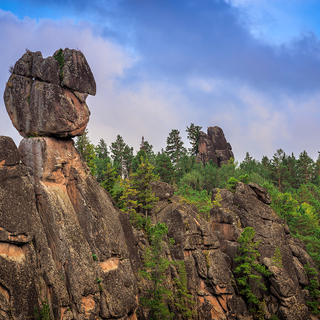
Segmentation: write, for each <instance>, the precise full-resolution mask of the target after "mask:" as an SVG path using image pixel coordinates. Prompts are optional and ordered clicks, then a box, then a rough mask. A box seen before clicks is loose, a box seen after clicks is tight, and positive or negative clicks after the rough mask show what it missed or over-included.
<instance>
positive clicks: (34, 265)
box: [0, 137, 137, 320]
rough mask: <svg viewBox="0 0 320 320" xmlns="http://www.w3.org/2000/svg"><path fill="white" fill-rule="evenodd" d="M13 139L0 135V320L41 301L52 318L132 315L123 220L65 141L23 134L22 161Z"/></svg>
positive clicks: (132, 285)
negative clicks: (24, 135)
mask: <svg viewBox="0 0 320 320" xmlns="http://www.w3.org/2000/svg"><path fill="white" fill-rule="evenodd" d="M13 145H14V143H13V141H12V140H10V138H7V137H1V139H0V159H2V161H1V166H0V204H1V206H0V259H1V268H0V310H1V312H0V318H1V314H2V315H3V317H2V318H1V319H9V318H10V316H12V317H13V318H14V319H21V320H24V319H28V318H29V317H31V316H32V315H33V310H34V307H38V308H39V306H41V305H42V304H43V303H44V302H45V301H46V299H47V301H48V304H49V306H50V309H51V311H52V317H53V319H65V320H67V319H97V318H98V317H99V316H100V317H101V318H103V319H114V318H117V319H118V318H119V319H120V318H121V319H135V316H134V312H135V309H136V308H137V297H136V295H137V290H136V276H135V275H134V271H133V268H132V266H131V259H130V253H129V251H128V249H127V246H126V238H125V234H124V231H123V227H122V225H125V224H126V223H128V222H126V221H127V220H128V218H127V217H126V216H125V215H122V213H121V212H119V211H118V210H117V209H116V208H115V207H114V205H113V202H112V199H111V198H110V196H109V195H108V194H107V193H106V192H105V191H104V190H103V189H102V188H101V187H100V186H99V184H98V183H97V182H96V180H95V179H94V178H93V177H92V176H91V175H90V170H89V169H88V168H87V166H86V165H85V164H83V163H82V161H81V160H80V158H79V155H78V153H77V152H76V150H75V149H74V147H73V141H72V140H58V139H55V138H29V139H24V140H22V141H21V144H20V147H19V149H20V153H21V159H22V162H23V164H20V163H19V161H20V156H19V153H18V152H17V148H16V147H15V148H13ZM127 232H128V237H129V236H130V232H131V234H132V229H129V230H127ZM133 252H134V250H133ZM131 254H132V253H131ZM132 260H134V259H132ZM40 308H41V307H40ZM130 317H131V318H130Z"/></svg>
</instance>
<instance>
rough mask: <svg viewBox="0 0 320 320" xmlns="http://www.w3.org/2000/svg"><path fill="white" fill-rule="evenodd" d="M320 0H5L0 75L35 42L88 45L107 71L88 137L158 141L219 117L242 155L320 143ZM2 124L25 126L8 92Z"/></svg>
mask: <svg viewBox="0 0 320 320" xmlns="http://www.w3.org/2000/svg"><path fill="white" fill-rule="evenodd" d="M319 13H320V2H319V1H313V0H309V1H308V0H291V1H289V0H281V1H280V0H277V1H276V0H268V1H267V0H259V1H256V0H109V1H102V0H92V1H90V2H89V1H84V0H78V1H73V0H56V1H53V0H47V1H40V0H24V1H18V0H13V1H2V0H0V41H1V43H2V45H1V47H0V51H1V61H0V79H1V81H0V83H2V85H3V89H2V90H4V87H5V82H6V81H7V79H8V77H9V73H8V69H9V66H10V65H13V64H14V63H15V61H16V60H17V59H19V58H20V57H21V56H22V55H23V53H24V52H25V49H26V48H27V49H29V50H31V51H38V50H39V51H41V52H42V53H43V55H44V56H48V55H52V54H53V53H54V52H55V51H56V49H58V48H60V47H61V48H65V47H69V48H79V49H80V50H81V51H82V52H83V53H84V54H85V56H86V58H87V60H88V62H89V64H90V66H91V69H92V71H93V74H94V76H95V79H96V82H97V95H96V96H95V97H89V98H88V100H87V102H88V105H89V108H90V110H91V118H90V122H89V125H88V129H89V137H90V138H91V140H92V142H93V143H94V144H97V143H98V141H99V139H100V138H103V139H105V141H106V142H107V144H108V145H110V143H111V142H113V141H115V139H116V136H117V134H120V135H121V136H122V137H123V138H124V140H125V142H126V143H128V144H129V145H130V146H133V147H134V148H135V149H136V150H137V149H138V147H139V144H140V141H141V136H142V135H143V136H144V137H145V139H146V140H148V141H149V143H151V144H152V145H153V146H154V149H155V150H156V151H158V150H160V149H161V148H162V147H165V145H166V138H167V136H168V134H169V132H170V131H171V130H172V129H178V130H180V132H181V135H182V137H183V139H184V140H185V142H186V143H187V140H186V133H185V129H186V126H188V125H190V123H191V122H193V123H195V124H196V125H199V126H202V127H203V130H204V131H206V128H207V127H209V126H216V125H217V126H220V127H221V128H222V129H223V130H224V132H225V135H226V138H227V140H228V141H229V142H230V143H231V145H232V147H233V150H234V154H235V157H236V160H239V161H241V160H242V159H243V158H244V156H245V153H246V152H247V151H248V152H249V153H250V154H251V155H252V156H254V157H255V158H257V159H261V157H262V156H263V155H267V156H268V157H272V155H273V153H275V152H276V150H277V149H278V148H282V149H284V150H285V152H286V153H288V154H291V152H294V153H295V155H296V156H298V155H299V153H300V152H302V151H303V150H306V151H307V152H308V153H309V155H310V156H312V157H314V158H316V157H317V155H318V151H320V143H319V142H318V141H319V136H320V126H319V122H320V108H319V102H320V40H319V38H320V22H319V18H318V17H319ZM0 134H1V135H8V136H11V137H13V138H14V140H15V141H16V143H17V144H18V143H19V141H20V140H21V137H20V136H19V135H18V133H17V132H16V130H15V129H14V128H13V126H12V124H11V122H10V119H9V117H8V115H7V113H6V111H5V107H4V103H3V101H2V100H1V101H0Z"/></svg>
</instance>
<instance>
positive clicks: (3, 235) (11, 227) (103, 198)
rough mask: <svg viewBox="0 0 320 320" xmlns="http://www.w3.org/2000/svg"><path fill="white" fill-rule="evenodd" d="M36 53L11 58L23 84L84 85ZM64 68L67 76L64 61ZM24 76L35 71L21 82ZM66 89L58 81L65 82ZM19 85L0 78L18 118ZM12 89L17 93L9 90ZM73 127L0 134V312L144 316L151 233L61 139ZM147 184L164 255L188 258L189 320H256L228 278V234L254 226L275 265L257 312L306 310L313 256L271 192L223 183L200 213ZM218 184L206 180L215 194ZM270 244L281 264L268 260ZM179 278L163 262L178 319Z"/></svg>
mask: <svg viewBox="0 0 320 320" xmlns="http://www.w3.org/2000/svg"><path fill="white" fill-rule="evenodd" d="M63 52H64V54H65V61H66V63H67V64H68V63H71V64H68V66H67V67H68V68H69V69H70V70H71V71H72V70H73V71H72V72H75V73H74V74H77V72H80V71H79V70H82V69H81V68H82V67H83V68H84V71H81V72H82V73H81V74H79V75H78V76H79V79H90V77H89V76H87V75H86V70H90V69H88V68H89V67H84V66H82V65H81V63H82V62H83V61H85V58H84V57H83V56H81V54H80V53H79V52H75V51H73V50H69V49H65V50H64V51H63ZM69 53H70V54H69ZM56 54H58V53H56ZM59 55H60V56H61V51H60V53H59ZM41 59H42V57H41V54H39V53H35V54H34V53H27V54H25V55H24V56H23V57H22V58H21V59H20V60H19V61H18V62H17V64H16V66H15V73H14V75H15V76H16V77H18V76H19V77H20V80H21V81H22V82H23V81H25V82H28V81H31V82H32V86H33V85H34V82H35V81H39V83H40V84H41V83H43V85H44V84H47V82H44V81H48V79H50V81H52V84H53V85H54V86H57V88H62V87H61V83H62V82H63V81H65V83H64V84H63V85H64V86H65V87H67V86H68V87H69V88H70V87H72V88H74V90H75V89H76V90H78V91H77V93H76V94H75V96H80V93H79V92H81V91H85V90H84V89H83V90H82V89H81V86H80V85H79V86H77V85H78V84H73V79H71V78H72V77H71V78H70V79H69V78H68V76H66V77H64V78H63V79H60V78H59V79H60V81H61V83H58V82H59V81H58V79H57V77H56V75H55V72H53V73H52V74H51V71H50V70H51V69H50V68H51V66H54V65H55V60H54V59H52V57H51V58H50V57H49V58H47V60H46V59H43V60H41ZM79 59H80V60H79ZM30 61H31V62H30ZM44 61H45V62H44ZM70 61H71V62H70ZM79 61H80V62H79ZM78 62H79V63H80V66H79V65H78V64H77V63H78ZM30 65H31V66H32V67H30ZM42 65H46V67H42ZM72 65H73V67H72ZM81 66H82V67H81ZM52 68H53V67H52ZM73 68H75V69H77V70H78V71H74V69H73ZM64 70H65V69H64ZM71 71H70V72H71ZM21 74H22V75H21ZM64 74H65V75H67V74H68V73H67V71H66V70H65V71H64ZM30 75H31V76H32V77H34V75H36V77H37V78H39V79H40V80H30V79H31V78H29V77H30ZM10 79H11V80H12V81H13V80H14V79H12V77H10ZM41 79H45V80H41ZM54 79H55V80H54ZM20 80H19V81H20ZM54 81H56V82H57V83H54ZM79 81H80V80H79ZM86 81H87V80H83V83H86V84H85V86H84V87H86V88H91V89H88V90H87V93H90V92H91V93H94V90H93V88H92V87H90V85H88V83H87V82H86ZM90 81H91V80H90ZM90 81H89V82H90ZM80 82H81V81H80ZM91 83H92V81H91ZM65 87H63V88H62V89H63V90H67V89H65ZM12 88H14V89H12ZM17 88H19V87H14V86H13V84H12V87H10V86H9V88H8V85H7V89H6V92H5V99H6V98H8V97H9V98H8V99H7V102H6V105H7V108H8V106H9V107H10V108H9V110H8V112H9V114H10V115H11V116H12V115H13V114H14V116H13V118H14V117H15V119H18V118H19V117H18V116H17V115H18V113H17V112H18V111H17V110H20V109H19V106H20V105H21V104H23V102H21V101H22V100H23V99H21V97H20V96H19V95H18V93H17V92H20V94H22V93H23V92H24V91H23V90H20V91H19V90H17V91H16V89H17ZM70 89H71V88H70ZM57 90H58V89H57ZM59 90H60V89H59ZM68 90H69V89H68ZM89 91H90V92H89ZM49 92H50V90H49ZM70 92H71V91H70ZM43 94H44V95H45V92H44V93H43ZM82 94H84V95H85V94H86V93H84V92H83V93H82ZM13 96H14V97H15V100H14V102H13V100H10V99H13ZM77 99H78V98H77ZM8 101H9V102H10V103H9V104H8ZM79 101H80V100H79ZM16 103H17V104H18V105H16ZM19 103H20V104H19ZM83 103H84V102H83ZM58 107H59V106H58V104H57V108H58ZM41 108H46V107H45V105H44V104H39V105H38V111H39V112H40V111H41V112H42V111H43V110H42V109H41ZM66 108H67V107H66ZM69 108H72V106H71V105H69ZM11 110H15V111H14V112H13V113H10V111H11ZM15 112H16V113H15ZM30 112H31V111H30ZM32 112H33V111H32ZM65 112H66V113H68V109H66V110H65ZM41 114H44V113H41ZM42 119H43V120H45V118H42ZM22 120H23V118H19V119H18V121H17V122H15V123H16V125H17V126H18V127H19V128H23V129H21V130H22V131H21V132H22V133H23V134H27V131H26V130H25V128H26V127H23V126H24V125H27V123H28V125H29V122H23V121H22ZM52 121H53V120H52ZM44 122H45V121H44ZM44 122H43V123H42V124H41V123H40V124H38V127H37V130H38V131H39V132H40V133H41V132H42V133H44V132H45V130H43V127H44V126H45V124H44ZM52 124H54V121H53V122H52ZM80 127H81V125H79V126H75V127H74V129H73V131H72V130H71V131H68V128H69V127H68V124H67V125H66V126H61V131H60V133H61V132H64V133H67V132H68V134H67V135H66V136H65V135H64V134H63V135H62V137H64V138H61V137H57V135H56V133H57V131H56V130H54V129H52V131H50V130H49V129H48V130H47V129H46V130H47V131H46V132H47V133H48V135H49V137H29V138H25V139H23V140H22V141H21V143H20V146H19V149H18V148H17V147H16V146H15V144H14V142H13V141H12V139H11V138H9V137H0V265H1V268H0V320H10V319H17V320H25V319H32V318H36V319H39V314H42V318H41V319H44V318H43V317H44V316H43V312H46V319H49V317H51V318H52V319H54V320H58V319H59V320H91V319H110V320H112V319H118V320H134V319H139V320H147V319H149V313H148V310H147V309H145V308H144V307H143V306H142V305H141V304H139V298H140V297H141V296H142V295H143V294H145V293H146V292H147V289H148V288H151V286H152V283H150V282H148V281H146V280H145V279H142V278H141V277H140V276H139V270H140V269H141V268H142V267H143V263H144V255H145V248H146V247H148V246H149V243H148V237H147V236H146V233H145V232H144V231H143V230H139V229H136V228H133V227H132V225H131V223H130V221H129V218H128V216H127V214H125V213H123V212H122V211H120V210H119V209H117V208H116V206H115V203H114V201H113V199H112V198H111V197H110V195H109V194H108V193H107V192H106V191H105V190H104V189H103V188H101V187H100V186H99V184H98V182H97V181H96V179H95V178H94V177H93V176H92V175H91V173H90V169H89V168H88V167H87V165H86V164H85V163H84V162H83V161H82V160H81V159H80V156H79V154H78V153H77V151H76V149H75V148H74V143H73V140H72V139H71V138H70V136H72V135H73V134H75V132H76V131H77V130H79V128H80ZM213 129H214V128H213ZM81 130H82V129H81ZM81 130H80V131H81ZM213 131H214V130H213ZM213 131H212V132H213ZM71 132H73V133H71ZM210 132H211V131H210ZM215 132H218V133H217V134H213V133H210V134H211V138H210V139H211V140H210V141H216V142H215V145H216V146H217V149H215V150H230V149H231V148H230V149H228V144H226V143H225V144H224V142H223V139H220V140H219V139H218V137H221V133H220V134H219V130H216V131H215ZM221 132H222V131H221ZM222 135H223V134H222ZM212 137H215V138H212ZM223 138H224V137H223ZM214 139H216V140H214ZM226 146H227V148H226V149H223V148H225V147H226ZM219 148H220V149H219ZM206 150H208V149H206ZM216 154H219V153H217V152H216ZM223 161H224V160H223ZM151 188H152V190H153V192H154V193H155V195H156V196H157V197H158V198H159V201H158V203H157V204H156V206H155V207H154V208H153V209H152V210H151V212H150V215H151V218H152V221H153V222H154V223H157V222H162V223H165V224H166V225H167V226H168V237H167V238H166V239H164V240H165V241H168V242H169V238H173V239H174V241H175V243H174V245H173V246H172V247H170V245H169V244H168V245H167V246H166V250H165V252H163V254H164V255H165V256H166V257H167V259H169V260H170V261H175V262H179V261H180V262H184V264H185V267H186V272H187V287H188V291H189V292H190V294H191V295H192V300H193V302H194V303H193V304H191V305H189V307H190V309H191V310H193V311H194V313H193V316H192V319H194V320H196V319H197V320H209V319H217V320H218V319H227V320H249V319H253V317H252V315H251V314H250V312H249V310H248V309H249V307H248V305H247V304H246V302H245V300H244V299H243V297H242V296H241V295H240V294H239V291H238V288H237V285H236V283H235V281H234V270H235V268H236V267H237V263H236V262H235V260H234V258H235V256H236V255H237V254H239V251H238V243H237V241H236V240H237V238H238V237H239V235H240V234H241V232H242V231H243V230H244V228H246V227H254V228H255V230H256V235H255V239H254V240H255V241H258V240H261V243H260V245H259V248H258V250H259V252H260V254H261V256H260V257H259V262H260V263H261V264H263V265H265V266H266V267H267V268H268V269H269V270H270V271H271V272H272V276H271V277H269V278H267V277H263V279H262V281H263V283H265V285H266V287H267V291H263V290H261V289H260V288H259V287H257V286H254V285H252V287H253V291H254V293H255V294H256V295H257V296H258V298H260V299H261V301H264V305H263V308H262V310H263V312H264V317H265V319H270V318H271V316H274V315H277V317H278V318H279V319H281V320H282V319H291V320H298V319H299V320H309V319H312V316H311V314H310V313H309V311H308V308H307V306H306V299H308V292H307V290H305V289H304V288H305V287H306V286H307V285H308V284H309V283H310V279H309V278H308V276H307V274H306V273H305V270H304V268H303V265H305V264H307V263H308V262H309V264H310V266H311V267H315V265H314V262H313V261H312V259H311V258H310V257H309V256H308V254H307V253H306V249H305V247H304V245H303V244H302V243H301V242H299V241H298V240H297V239H295V238H293V237H292V236H291V234H290V231H289V229H288V226H287V225H286V223H285V222H284V221H283V220H282V219H280V218H279V217H278V216H277V215H276V213H275V212H274V211H273V210H272V209H271V208H270V207H269V206H268V204H269V203H270V202H271V199H270V196H269V195H268V193H267V192H266V190H265V189H263V188H262V187H261V186H258V185H256V184H249V185H245V184H243V183H241V182H239V183H238V185H237V188H236V190H235V193H234V194H233V193H231V192H229V191H227V190H220V191H219V192H220V194H221V197H222V201H221V207H214V208H212V210H211V212H210V217H208V220H209V221H206V220H205V219H203V218H202V217H201V215H200V214H199V212H198V211H197V209H196V208H195V207H194V206H192V205H189V204H184V203H183V202H182V201H181V199H179V198H178V197H177V196H174V189H173V187H172V186H170V185H168V184H166V183H164V182H153V183H152V184H151ZM217 192H218V190H214V192H213V196H215V194H216V193H217ZM277 247H278V248H279V249H280V252H281V255H282V264H283V266H279V265H277V264H276V263H275V262H274V260H273V256H274V252H275V249H276V248H277ZM179 277H180V276H179V270H178V269H177V264H173V263H172V265H171V266H170V268H168V270H167V272H166V282H165V285H166V287H167V288H168V289H170V290H171V291H172V292H173V293H174V295H173V298H172V299H171V300H169V301H168V306H169V308H170V310H171V312H173V313H174V314H175V316H174V319H177V320H178V319H179V320H180V319H186V318H185V317H183V316H182V314H181V312H180V309H179V305H178V302H179V300H177V299H178V298H177V297H179V290H178V287H177V285H176V279H178V278H179ZM35 308H36V309H35ZM35 310H38V311H36V312H35ZM40 310H41V311H40ZM37 315H38V316H37Z"/></svg>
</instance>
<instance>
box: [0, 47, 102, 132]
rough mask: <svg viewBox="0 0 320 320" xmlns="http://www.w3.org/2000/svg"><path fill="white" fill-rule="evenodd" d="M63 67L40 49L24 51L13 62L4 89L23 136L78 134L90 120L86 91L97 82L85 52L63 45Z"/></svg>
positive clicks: (92, 91)
mask: <svg viewBox="0 0 320 320" xmlns="http://www.w3.org/2000/svg"><path fill="white" fill-rule="evenodd" d="M60 53H61V54H62V57H63V59H64V64H63V66H60V65H59V62H58V61H57V59H56V58H55V56H57V52H56V53H55V54H54V56H53V57H48V58H46V59H43V57H42V54H41V52H39V51H38V52H30V51H27V52H26V53H25V54H24V55H23V56H22V57H21V58H20V59H19V60H18V61H17V62H16V64H15V66H14V68H13V74H12V75H11V76H10V78H9V80H8V82H7V85H6V89H5V92H4V102H5V106H6V109H7V112H8V114H9V117H10V119H11V121H12V124H13V125H14V127H15V128H16V129H17V130H18V131H19V133H20V134H21V135H22V136H23V137H28V136H48V137H49V136H54V137H74V136H77V135H81V134H82V133H83V132H84V130H85V128H86V125H87V123H88V121H89V115H90V111H89V109H88V106H87V105H86V102H85V101H86V98H87V95H88V94H95V93H96V84H95V81H94V78H93V75H92V72H91V70H90V67H89V65H88V63H87V61H86V59H85V57H84V55H83V54H82V53H81V52H79V51H76V50H70V49H68V48H66V49H65V50H64V51H62V50H61V52H60Z"/></svg>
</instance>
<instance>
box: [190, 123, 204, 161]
mask: <svg viewBox="0 0 320 320" xmlns="http://www.w3.org/2000/svg"><path fill="white" fill-rule="evenodd" d="M201 129H202V127H200V126H195V125H194V123H191V124H190V127H188V126H187V130H186V132H187V133H188V136H187V138H188V139H189V140H190V143H191V145H192V147H191V148H189V152H190V154H191V155H193V156H196V155H197V154H198V152H199V151H198V143H199V134H200V130H201Z"/></svg>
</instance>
